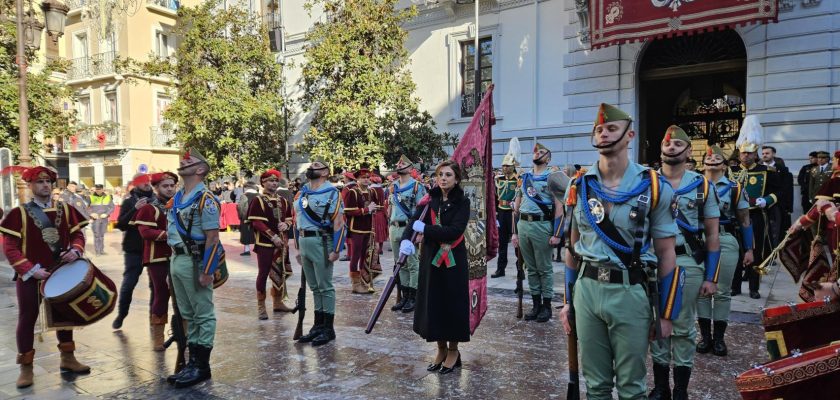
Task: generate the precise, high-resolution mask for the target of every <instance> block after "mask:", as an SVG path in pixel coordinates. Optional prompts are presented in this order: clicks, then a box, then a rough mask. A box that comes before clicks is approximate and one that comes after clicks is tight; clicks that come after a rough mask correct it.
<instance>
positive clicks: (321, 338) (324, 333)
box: [312, 312, 335, 347]
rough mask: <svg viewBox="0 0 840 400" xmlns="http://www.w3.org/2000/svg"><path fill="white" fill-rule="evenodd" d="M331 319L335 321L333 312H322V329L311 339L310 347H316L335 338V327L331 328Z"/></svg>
mask: <svg viewBox="0 0 840 400" xmlns="http://www.w3.org/2000/svg"><path fill="white" fill-rule="evenodd" d="M333 321H335V314H330V313H326V312H325V313H324V329H322V330H321V333H320V334H319V335H318V336H317V337H315V338H314V339H312V347H318V346H321V345H324V344H327V343H329V342H332V341H333V340H335V329H333Z"/></svg>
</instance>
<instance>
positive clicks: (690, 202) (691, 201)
mask: <svg viewBox="0 0 840 400" xmlns="http://www.w3.org/2000/svg"><path fill="white" fill-rule="evenodd" d="M687 207H688V209H689V210H693V209H694V207H697V202H695V201H694V200H689V201H688V204H687Z"/></svg>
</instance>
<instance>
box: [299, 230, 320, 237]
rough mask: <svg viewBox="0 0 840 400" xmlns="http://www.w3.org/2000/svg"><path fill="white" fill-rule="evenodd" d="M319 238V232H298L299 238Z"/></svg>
mask: <svg viewBox="0 0 840 400" xmlns="http://www.w3.org/2000/svg"><path fill="white" fill-rule="evenodd" d="M315 236H321V231H300V237H315Z"/></svg>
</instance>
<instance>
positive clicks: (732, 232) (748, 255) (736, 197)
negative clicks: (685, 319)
mask: <svg viewBox="0 0 840 400" xmlns="http://www.w3.org/2000/svg"><path fill="white" fill-rule="evenodd" d="M725 162H726V155H725V154H724V153H723V150H722V149H721V148H720V147H718V146H714V145H713V146H709V147H708V148H707V154H706V158H705V159H704V163H703V164H704V166H705V169H704V171H705V174H706V179H708V180H709V183H711V184H712V185H714V188H715V190H716V191H717V195H718V201H719V202H720V231H719V234H720V267H719V269H718V278H719V280H718V282H717V283H718V287H717V291H716V292H715V293H714V295H705V296H704V295H701V296H700V298H698V299H697V323H698V325H699V326H700V336H701V340H700V342H699V343H697V347H696V350H697V352H698V353H701V354H705V353H708V352H710V351H711V352H712V354H714V355H716V356H725V355H726V354H727V348H726V343H725V342H724V338H723V337H724V335H725V333H726V327H727V321H728V320H729V311H730V309H731V305H732V302H731V299H732V298H731V293H732V289H731V287H732V286H731V285H732V277H733V276H734V274H735V268H736V267H737V266H738V260H739V259H740V253H741V249H743V253H744V254H743V257H744V265H748V266H749V265H752V263H753V251H752V245H753V232H752V225H750V213H749V208H750V205H749V203H748V202H747V196H746V195H745V194H744V189H743V187H741V184H739V183H738V182H732V181H730V180H729V179H728V178H727V177H726V175H725V173H726V170H727V166H726V165H725ZM739 228H740V229H739ZM739 237H740V238H741V244H739V243H738V238H739ZM712 298H714V302H712ZM713 324H714V334H713V333H712V325H713Z"/></svg>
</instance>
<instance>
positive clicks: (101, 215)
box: [99, 214, 108, 218]
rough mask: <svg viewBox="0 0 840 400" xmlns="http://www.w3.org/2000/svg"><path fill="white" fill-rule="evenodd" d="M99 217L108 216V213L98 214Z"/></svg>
mask: <svg viewBox="0 0 840 400" xmlns="http://www.w3.org/2000/svg"><path fill="white" fill-rule="evenodd" d="M99 217H100V218H108V214H99Z"/></svg>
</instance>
